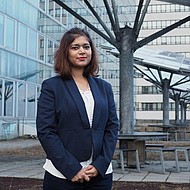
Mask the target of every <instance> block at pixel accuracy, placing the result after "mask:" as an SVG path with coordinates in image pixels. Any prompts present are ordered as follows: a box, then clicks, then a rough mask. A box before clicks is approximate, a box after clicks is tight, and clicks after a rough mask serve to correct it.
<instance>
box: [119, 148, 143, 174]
mask: <svg viewBox="0 0 190 190" xmlns="http://www.w3.org/2000/svg"><path fill="white" fill-rule="evenodd" d="M116 152H118V153H119V159H120V163H121V169H122V172H123V173H124V172H125V163H124V153H125V152H134V153H135V163H136V168H137V172H140V162H139V153H138V150H137V149H127V148H123V149H121V148H117V149H116Z"/></svg>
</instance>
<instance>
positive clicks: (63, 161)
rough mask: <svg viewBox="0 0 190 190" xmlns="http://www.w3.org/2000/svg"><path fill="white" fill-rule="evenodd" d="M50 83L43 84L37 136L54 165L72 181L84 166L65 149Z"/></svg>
mask: <svg viewBox="0 0 190 190" xmlns="http://www.w3.org/2000/svg"><path fill="white" fill-rule="evenodd" d="M53 86H56V84H54V85H53V84H51V83H50V81H49V82H48V81H44V82H43V83H42V89H41V94H40V97H39V101H38V109H37V118H36V126H37V135H38V138H39V141H40V143H41V145H42V147H43V149H44V150H45V152H46V154H47V158H48V159H50V160H51V161H52V163H53V165H54V166H55V167H56V168H57V170H59V171H60V172H61V173H62V174H63V175H64V176H65V177H66V178H67V179H69V180H70V179H72V178H73V176H74V175H76V173H78V171H80V170H81V168H82V166H81V165H80V163H79V161H78V160H77V159H76V158H75V157H73V156H72V155H71V154H70V153H69V152H68V151H67V150H66V149H65V147H64V145H63V143H62V141H61V139H60V138H59V136H58V134H57V123H58V122H57V119H56V106H55V105H56V104H55V93H54V91H53Z"/></svg>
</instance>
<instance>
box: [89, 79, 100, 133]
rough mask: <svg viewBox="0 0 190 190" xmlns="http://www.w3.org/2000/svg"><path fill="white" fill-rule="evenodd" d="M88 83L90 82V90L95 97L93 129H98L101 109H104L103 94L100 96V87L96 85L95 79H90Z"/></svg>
mask: <svg viewBox="0 0 190 190" xmlns="http://www.w3.org/2000/svg"><path fill="white" fill-rule="evenodd" d="M88 82H89V85H90V89H91V91H92V94H93V97H94V114H93V120H92V127H93V128H94V129H96V128H98V123H99V120H100V115H101V109H102V103H101V94H100V91H99V88H98V85H97V84H96V82H95V80H94V79H93V77H89V78H88Z"/></svg>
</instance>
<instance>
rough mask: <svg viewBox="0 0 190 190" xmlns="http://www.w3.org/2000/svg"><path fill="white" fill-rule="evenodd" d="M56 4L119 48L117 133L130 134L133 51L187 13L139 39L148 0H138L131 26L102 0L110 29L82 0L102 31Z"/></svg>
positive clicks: (174, 25) (132, 98)
mask: <svg viewBox="0 0 190 190" xmlns="http://www.w3.org/2000/svg"><path fill="white" fill-rule="evenodd" d="M54 1H55V2H56V3H57V4H59V5H60V6H62V7H63V8H64V9H65V10H66V11H68V12H69V13H70V14H72V15H73V16H74V17H76V18H77V19H79V20H80V21H81V22H83V23H84V24H85V25H86V26H88V27H89V28H90V29H92V30H93V31H94V32H96V33H97V34H99V35H100V36H101V37H102V38H104V39H105V40H107V42H109V43H110V44H111V45H113V46H114V47H115V48H116V49H117V50H118V51H119V67H120V68H119V69H120V133H122V134H133V132H134V92H133V89H134V70H133V69H134V67H133V64H134V63H133V61H134V60H133V53H134V52H135V51H136V50H137V49H138V48H140V47H142V46H144V45H146V44H148V43H149V42H151V41H153V40H154V39H156V38H158V37H160V36H162V35H164V34H166V33H168V32H169V31H171V30H173V29H175V28H177V27H178V26H180V25H182V24H183V23H185V22H187V21H189V20H190V16H188V17H186V18H184V19H182V20H180V21H178V22H176V23H174V24H172V25H170V26H168V27H166V28H164V29H162V30H160V31H158V32H156V33H154V34H152V35H150V36H148V37H146V38H144V39H142V40H140V41H137V39H138V36H139V32H140V29H141V26H142V23H143V20H144V18H145V15H146V12H147V9H148V6H149V3H150V0H139V4H138V9H137V12H136V15H135V21H134V25H133V27H130V26H128V25H127V24H126V25H125V26H124V27H123V28H121V27H120V21H119V17H118V13H117V11H118V10H117V5H116V1H115V0H111V3H110V4H109V3H108V0H103V4H104V6H105V9H106V11H107V14H108V17H109V19H110V23H111V28H112V32H110V28H109V27H108V26H106V25H105V23H104V22H103V20H102V19H101V18H100V16H99V15H98V14H97V12H96V11H95V9H94V8H93V6H92V5H91V3H90V1H88V0H84V1H83V2H84V3H85V5H86V6H87V7H88V8H89V9H90V10H91V12H92V13H93V15H94V16H95V17H96V19H97V20H98V22H99V24H100V25H101V26H102V27H103V28H104V30H105V32H106V34H105V33H103V32H101V31H100V30H98V29H97V28H96V27H95V26H94V25H93V24H91V23H90V22H89V21H87V20H86V19H85V18H84V17H82V16H80V15H79V14H78V13H76V12H75V11H74V10H72V9H71V8H70V7H69V6H67V4H66V3H64V2H63V1H61V0H54Z"/></svg>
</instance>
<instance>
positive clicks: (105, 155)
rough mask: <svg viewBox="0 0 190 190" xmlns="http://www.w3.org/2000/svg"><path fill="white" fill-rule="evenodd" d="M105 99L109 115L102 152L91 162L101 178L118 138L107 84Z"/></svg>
mask: <svg viewBox="0 0 190 190" xmlns="http://www.w3.org/2000/svg"><path fill="white" fill-rule="evenodd" d="M107 97H108V110H109V112H108V113H109V114H108V120H107V122H106V126H105V132H104V138H103V146H102V151H101V153H100V154H99V155H98V156H97V158H96V159H95V160H94V161H93V162H92V165H93V166H94V167H96V169H97V170H98V171H99V173H100V174H101V175H102V176H104V175H105V173H106V170H107V168H108V166H109V164H110V162H111V160H112V158H113V154H114V151H115V147H116V143H117V137H118V117H117V113H116V107H115V101H114V96H113V91H112V88H111V85H110V84H108V90H107Z"/></svg>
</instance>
